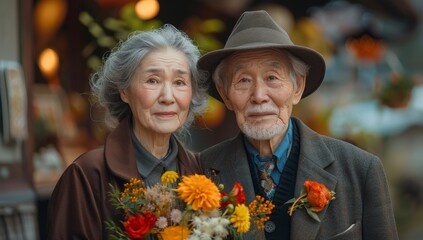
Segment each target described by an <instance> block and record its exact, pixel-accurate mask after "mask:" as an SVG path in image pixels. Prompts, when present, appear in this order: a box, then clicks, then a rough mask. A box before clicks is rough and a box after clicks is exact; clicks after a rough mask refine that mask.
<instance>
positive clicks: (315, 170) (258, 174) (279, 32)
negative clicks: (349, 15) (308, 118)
mask: <svg viewBox="0 0 423 240" xmlns="http://www.w3.org/2000/svg"><path fill="white" fill-rule="evenodd" d="M198 66H199V67H200V69H202V70H205V71H208V72H209V73H210V81H211V79H213V81H214V87H215V88H212V90H211V94H212V95H214V96H215V97H217V98H219V99H221V100H223V102H224V103H225V105H226V107H227V108H228V109H229V110H231V111H233V112H234V113H235V116H236V121H237V124H238V126H239V128H240V129H241V133H240V134H239V135H238V136H236V137H235V138H233V139H228V140H226V141H224V142H222V143H220V144H217V145H215V146H213V147H211V148H209V149H206V150H204V151H203V152H201V153H200V162H201V164H202V167H203V169H204V171H206V173H210V174H213V175H214V176H212V177H213V178H215V179H218V180H219V181H220V182H221V183H223V184H224V185H225V189H231V188H232V186H233V185H234V183H235V182H236V181H238V182H240V183H241V184H242V185H243V186H244V190H245V193H246V198H247V202H251V201H252V200H253V199H254V198H255V195H262V196H264V197H266V198H268V199H271V200H272V202H273V203H274V204H275V205H276V208H275V209H274V210H273V212H272V214H271V217H270V220H269V221H267V222H266V223H265V229H264V231H262V232H259V233H260V234H261V235H262V236H261V237H257V235H254V236H253V235H252V234H251V235H250V236H249V237H248V238H249V239H264V238H265V239H277V240H281V239H301V240H305V239H397V238H398V236H397V229H396V224H395V219H394V215H393V210H392V204H391V199H390V195H389V189H388V184H387V180H386V176H385V173H384V169H383V166H382V163H381V161H380V159H379V158H378V157H376V156H374V155H372V154H370V153H368V152H365V151H363V150H361V149H359V148H357V147H355V146H353V145H351V144H349V143H346V142H343V141H340V140H336V139H333V138H329V137H326V136H322V135H319V134H318V133H316V132H314V131H313V130H311V129H310V128H308V127H307V126H306V125H305V124H304V123H303V122H302V121H301V120H299V119H297V118H294V117H292V116H291V113H292V109H293V106H294V105H296V104H297V103H298V102H299V101H300V100H301V99H302V98H305V97H307V96H308V95H310V94H311V93H313V92H314V91H315V90H316V89H317V88H318V87H319V86H320V84H321V82H322V80H323V78H324V73H325V62H324V60H323V58H322V57H321V55H320V54H319V53H317V52H316V51H314V50H312V49H309V48H306V47H302V46H298V45H294V44H293V43H292V41H291V40H290V38H289V36H288V34H287V33H286V31H285V30H283V29H282V28H281V27H280V26H278V25H277V24H276V23H275V22H274V21H273V20H272V18H271V17H270V16H269V15H268V14H267V13H266V12H265V11H251V12H245V13H243V14H242V16H241V17H240V18H239V20H238V22H237V23H236V25H235V27H234V29H233V31H232V33H231V35H230V36H229V38H228V40H227V42H226V45H225V47H224V48H223V49H220V50H216V51H212V52H209V53H207V54H205V55H204V56H203V57H201V58H200V60H199V62H198ZM216 90H217V91H216ZM217 93H218V94H219V95H217ZM306 181H307V182H308V183H310V182H311V183H313V184H314V185H313V186H310V185H307V184H306V185H307V189H306V190H307V191H306V193H307V192H308V191H309V190H310V191H314V190H316V189H320V190H321V191H320V192H319V191H317V195H316V196H317V197H318V198H319V194H320V195H321V196H323V198H322V199H321V200H322V201H321V202H320V206H317V205H315V204H319V203H313V202H312V201H313V199H312V197H313V196H310V198H304V199H308V200H309V203H311V204H312V207H314V208H311V207H307V208H305V207H304V208H297V209H295V211H293V212H291V214H290V213H289V211H288V210H290V206H291V204H292V202H291V203H289V204H286V202H287V201H288V200H290V199H295V198H298V197H300V195H301V194H302V190H303V188H304V183H305V182H306ZM316 186H317V188H316ZM326 188H327V189H326ZM313 189H314V190H313ZM330 191H332V192H334V193H336V195H335V199H333V198H332V197H333V193H332V194H330ZM311 194H312V193H310V195H311ZM314 194H316V192H314ZM300 204H301V203H300ZM313 204H314V205H313ZM308 212H310V214H309V213H308ZM291 215H292V216H291Z"/></svg>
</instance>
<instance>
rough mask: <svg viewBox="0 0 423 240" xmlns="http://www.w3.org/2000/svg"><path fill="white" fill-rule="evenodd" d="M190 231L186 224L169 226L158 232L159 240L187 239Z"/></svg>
mask: <svg viewBox="0 0 423 240" xmlns="http://www.w3.org/2000/svg"><path fill="white" fill-rule="evenodd" d="M190 234H191V231H190V230H189V229H188V227H186V226H171V227H167V228H165V229H164V230H163V231H162V232H160V233H159V239H160V240H183V239H187V238H188V236H189V235H190Z"/></svg>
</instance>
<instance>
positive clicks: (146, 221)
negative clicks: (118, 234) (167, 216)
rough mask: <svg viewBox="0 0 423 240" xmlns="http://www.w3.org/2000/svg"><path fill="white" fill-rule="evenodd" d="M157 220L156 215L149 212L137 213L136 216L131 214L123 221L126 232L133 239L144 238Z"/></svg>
mask: <svg viewBox="0 0 423 240" xmlns="http://www.w3.org/2000/svg"><path fill="white" fill-rule="evenodd" d="M156 220H157V218H156V216H155V215H154V214H152V213H149V212H147V213H145V214H144V215H141V214H139V213H137V214H136V215H135V216H129V217H128V219H127V220H126V221H125V222H123V226H124V227H125V233H126V234H128V235H129V236H130V237H131V238H133V239H143V238H144V237H145V235H147V233H149V232H150V230H151V228H152V227H153V226H154V224H155V222H156Z"/></svg>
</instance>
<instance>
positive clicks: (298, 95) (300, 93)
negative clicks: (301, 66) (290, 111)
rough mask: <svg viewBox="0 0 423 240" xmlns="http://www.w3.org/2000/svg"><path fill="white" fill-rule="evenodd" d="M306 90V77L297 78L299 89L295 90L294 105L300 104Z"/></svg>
mask: <svg viewBox="0 0 423 240" xmlns="http://www.w3.org/2000/svg"><path fill="white" fill-rule="evenodd" d="M304 88H305V76H299V77H297V89H294V99H293V104H294V105H295V104H297V103H299V102H300V100H301V97H302V96H303V92H304Z"/></svg>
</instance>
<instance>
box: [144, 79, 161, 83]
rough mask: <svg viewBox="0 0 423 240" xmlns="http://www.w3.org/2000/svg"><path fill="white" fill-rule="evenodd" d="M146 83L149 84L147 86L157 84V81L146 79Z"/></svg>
mask: <svg viewBox="0 0 423 240" xmlns="http://www.w3.org/2000/svg"><path fill="white" fill-rule="evenodd" d="M146 82H147V83H149V84H157V83H159V81H158V80H157V79H154V78H150V79H147V81H146Z"/></svg>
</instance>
